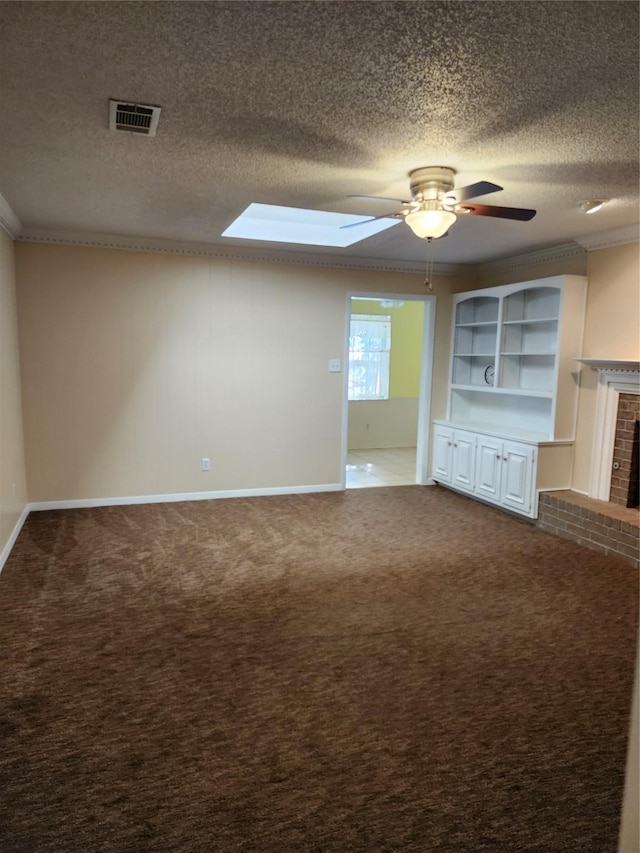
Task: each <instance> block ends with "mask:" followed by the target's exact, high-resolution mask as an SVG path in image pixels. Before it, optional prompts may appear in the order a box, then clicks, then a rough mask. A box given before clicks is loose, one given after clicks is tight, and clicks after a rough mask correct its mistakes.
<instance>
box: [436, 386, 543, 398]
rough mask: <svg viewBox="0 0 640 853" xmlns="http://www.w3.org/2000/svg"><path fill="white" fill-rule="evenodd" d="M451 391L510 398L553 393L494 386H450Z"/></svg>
mask: <svg viewBox="0 0 640 853" xmlns="http://www.w3.org/2000/svg"><path fill="white" fill-rule="evenodd" d="M451 390H452V391H482V392H486V393H488V394H504V395H508V396H510V397H546V398H551V397H553V391H544V390H538V389H536V388H533V389H531V390H529V389H527V388H496V387H495V386H494V385H452V386H451Z"/></svg>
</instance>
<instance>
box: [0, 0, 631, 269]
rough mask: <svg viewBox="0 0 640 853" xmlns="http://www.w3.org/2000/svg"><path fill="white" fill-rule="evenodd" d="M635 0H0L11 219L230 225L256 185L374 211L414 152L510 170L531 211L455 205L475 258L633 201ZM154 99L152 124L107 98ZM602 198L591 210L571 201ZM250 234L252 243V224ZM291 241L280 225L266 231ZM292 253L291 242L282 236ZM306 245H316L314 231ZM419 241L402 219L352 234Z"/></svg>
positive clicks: (608, 218)
mask: <svg viewBox="0 0 640 853" xmlns="http://www.w3.org/2000/svg"><path fill="white" fill-rule="evenodd" d="M638 9H639V5H638V3H637V2H635V0H634V2H553V0H551V2H535V0H533V2H476V0H461V1H460V2H348V0H338V2H297V0H288V2H196V3H192V2H125V3H121V2H95V3H94V2H81V3H75V2H44V3H40V2H2V3H0V47H1V53H0V194H2V195H3V196H4V198H5V199H6V201H7V202H8V204H9V205H10V206H11V209H12V210H13V211H14V213H15V214H16V215H17V216H18V217H19V219H20V220H21V222H22V226H23V233H25V234H27V235H29V234H36V233H48V232H50V233H54V232H55V233H57V234H60V233H61V232H67V233H69V234H70V235H74V236H76V237H77V236H78V235H80V234H81V233H87V234H89V233H94V234H112V235H125V236H126V235H129V236H136V237H148V238H164V239H170V240H182V241H193V242H200V243H202V242H204V243H209V244H224V245H232V246H233V245H243V244H242V243H241V242H240V241H227V240H225V239H224V238H221V237H220V234H221V233H222V231H223V230H224V229H225V228H226V227H227V225H228V224H229V223H230V222H231V220H233V219H234V218H235V217H236V216H237V215H238V214H239V213H240V212H241V211H242V210H243V209H244V208H245V207H246V206H247V205H248V204H249V203H250V202H252V201H255V202H262V203H268V204H279V205H288V206H292V207H307V208H315V209H320V210H334V211H341V212H346V213H360V212H362V213H363V214H366V215H370V214H379V213H385V212H387V211H390V210H391V209H393V208H394V205H391V206H389V205H385V203H384V202H365V201H355V200H353V199H349V198H347V196H348V195H349V194H365V195H383V196H395V197H407V193H408V178H407V173H408V172H409V171H410V170H411V169H414V168H417V167H420V166H429V165H444V166H450V167H453V168H454V169H456V170H457V172H458V174H457V177H456V184H457V185H458V186H461V185H464V184H468V183H471V182H474V181H476V180H480V179H484V180H489V181H493V182H495V183H498V184H500V185H501V186H503V187H504V192H502V193H498V194H495V195H492V196H490V197H488V198H487V199H486V201H487V203H489V204H499V205H507V206H515V207H533V208H536V209H537V210H538V215H537V216H536V218H535V219H533V220H532V221H531V222H529V223H521V222H510V221H504V220H498V219H490V218H483V217H477V216H476V217H466V218H464V219H460V220H459V221H458V222H457V223H456V225H455V226H454V228H453V229H452V231H451V234H450V236H449V237H447V238H446V239H443V240H440V241H437V243H436V244H435V245H436V250H437V251H436V260H437V261H441V262H451V263H453V262H460V263H471V262H480V261H487V260H491V259H495V258H499V257H504V256H509V255H514V254H517V253H521V252H526V251H532V250H534V249H536V248H541V247H549V246H554V245H559V244H563V243H567V242H569V241H571V240H574V239H579V238H581V237H585V236H588V235H589V234H595V233H597V232H602V231H606V230H609V229H614V228H619V227H622V226H626V225H630V224H632V223H635V222H637V221H638ZM109 98H117V99H121V100H126V101H134V102H138V103H143V104H157V105H160V106H161V107H162V113H161V117H160V124H159V127H158V133H157V136H156V137H155V138H146V137H140V136H137V135H134V134H128V133H120V132H110V131H109V130H108V99H109ZM588 198H607V199H611V202H610V203H609V204H608V205H607V206H606V207H605V209H604V210H603V211H602V212H601V213H599V214H597V215H596V216H589V217H587V216H585V215H584V214H583V213H582V212H580V211H579V210H578V208H577V205H578V203H579V202H580V201H582V200H584V199H588ZM252 245H254V246H261V245H264V244H260V243H253V244H252ZM279 248H286V246H284V247H283V246H279ZM291 248H292V249H294V250H295V251H297V252H300V251H304V249H303V247H300V246H295V247H291ZM312 251H313V252H314V254H318V252H322V251H323V250H318V249H317V248H315V247H314V248H313V250H312ZM326 251H327V252H330V253H331V254H333V255H335V254H336V253H343V254H344V255H345V256H349V257H357V258H376V259H394V260H408V261H417V260H420V259H422V258H423V257H424V254H425V245H424V242H423V241H421V240H419V239H418V238H417V237H415V236H414V235H413V234H412V233H411V232H410V230H409V229H408V228H407V226H406V225H404V224H402V223H400V224H398V225H397V226H396V227H394V228H392V229H390V230H389V231H387V232H384V233H382V234H380V235H376V236H374V237H371V238H368V239H366V240H364V241H362V242H360V243H356V244H355V245H354V246H352V247H349V248H347V249H341V250H336V249H331V250H326Z"/></svg>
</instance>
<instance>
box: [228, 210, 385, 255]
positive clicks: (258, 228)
mask: <svg viewBox="0 0 640 853" xmlns="http://www.w3.org/2000/svg"><path fill="white" fill-rule="evenodd" d="M366 218H367V217H366V216H360V215H354V214H351V213H330V212H327V211H324V210H305V209H304V208H297V207H279V206H278V205H275V204H256V203H255V202H254V203H252V204H250V205H249V207H247V208H246V210H245V211H243V213H241V214H240V216H239V217H238V218H237V219H236V220H234V221H233V222H232V223H231V225H230V226H229V227H228V228H227V229H226V231H224V232H223V233H222V236H223V237H239V238H240V239H242V240H266V241H269V242H272V243H300V244H301V245H304V246H337V247H339V248H344V247H345V246H351V245H353V244H354V243H358V242H360V240H364V239H365V238H367V237H371V236H373V235H374V234H379V233H380V232H381V231H386V230H387V228H392V227H393V226H394V225H397V224H398V222H399V220H398V219H377V220H376V221H375V222H363V223H362V224H361V225H358V226H356V227H355V228H341V226H342V225H351V224H352V223H355V222H361V221H362V220H366Z"/></svg>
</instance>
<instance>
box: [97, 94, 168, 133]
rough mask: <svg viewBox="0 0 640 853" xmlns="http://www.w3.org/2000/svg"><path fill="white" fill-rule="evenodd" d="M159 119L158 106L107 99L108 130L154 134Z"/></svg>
mask: <svg viewBox="0 0 640 853" xmlns="http://www.w3.org/2000/svg"><path fill="white" fill-rule="evenodd" d="M159 119H160V107H152V106H149V105H147V104H132V103H130V102H129V101H113V100H109V130H125V131H128V132H129V133H138V134H141V135H142V136H155V135H156V130H157V128H158V121H159Z"/></svg>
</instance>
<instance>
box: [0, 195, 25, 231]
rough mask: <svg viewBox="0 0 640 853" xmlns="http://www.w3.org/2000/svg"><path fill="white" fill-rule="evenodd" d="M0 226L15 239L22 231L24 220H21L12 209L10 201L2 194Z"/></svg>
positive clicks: (0, 198) (0, 200) (0, 199)
mask: <svg viewBox="0 0 640 853" xmlns="http://www.w3.org/2000/svg"><path fill="white" fill-rule="evenodd" d="M0 228H3V229H4V230H5V231H6V232H7V234H8V235H9V237H11V238H12V239H13V240H15V239H16V238H17V237H18V236H19V235H20V233H21V231H22V222H20V220H19V219H18V217H17V216H16V215H15V213H14V212H13V210H12V209H11V207H10V205H9V202H8V201H7V200H6V198H4V196H2V195H0Z"/></svg>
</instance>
